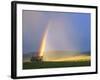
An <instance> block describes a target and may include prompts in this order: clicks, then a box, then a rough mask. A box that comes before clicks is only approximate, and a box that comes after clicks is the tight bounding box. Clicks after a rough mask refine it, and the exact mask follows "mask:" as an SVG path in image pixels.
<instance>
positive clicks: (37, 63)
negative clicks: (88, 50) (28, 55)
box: [23, 60, 91, 69]
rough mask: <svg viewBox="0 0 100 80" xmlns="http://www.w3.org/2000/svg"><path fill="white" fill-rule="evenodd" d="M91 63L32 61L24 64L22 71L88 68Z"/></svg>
mask: <svg viewBox="0 0 100 80" xmlns="http://www.w3.org/2000/svg"><path fill="white" fill-rule="evenodd" d="M90 65H91V62H90V60H89V61H74V62H73V61H68V62H48V61H47V62H46V61H45V62H43V61H34V62H24V63H23V69H40V68H61V67H81V66H90Z"/></svg>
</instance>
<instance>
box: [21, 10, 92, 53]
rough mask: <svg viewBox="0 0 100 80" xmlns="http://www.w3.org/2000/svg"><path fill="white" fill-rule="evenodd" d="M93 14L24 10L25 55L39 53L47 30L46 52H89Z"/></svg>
mask: <svg viewBox="0 0 100 80" xmlns="http://www.w3.org/2000/svg"><path fill="white" fill-rule="evenodd" d="M90 20H91V19H90V14H89V13H71V12H49V11H48V12H47V11H30V10H23V14H22V34H23V38H22V39H23V53H30V52H38V51H39V49H40V46H41V42H42V39H43V35H44V32H45V31H46V30H47V33H46V34H47V37H46V48H45V51H54V50H55V51H80V52H87V51H90V46H91V45H90V33H91V32H90V30H91V29H90V26H91V25H90V24H91V23H90Z"/></svg>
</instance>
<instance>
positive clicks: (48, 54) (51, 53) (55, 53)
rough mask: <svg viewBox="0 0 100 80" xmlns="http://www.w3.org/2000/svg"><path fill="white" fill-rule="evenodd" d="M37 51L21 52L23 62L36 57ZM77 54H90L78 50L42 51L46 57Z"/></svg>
mask: <svg viewBox="0 0 100 80" xmlns="http://www.w3.org/2000/svg"><path fill="white" fill-rule="evenodd" d="M37 54H39V52H30V53H24V54H23V62H30V59H31V57H32V56H33V57H37V56H38V55H37ZM77 55H90V52H89V51H87V52H82V53H80V52H78V51H48V52H45V53H44V56H45V57H47V58H50V57H52V58H55V57H57V58H60V57H66V56H77Z"/></svg>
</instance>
